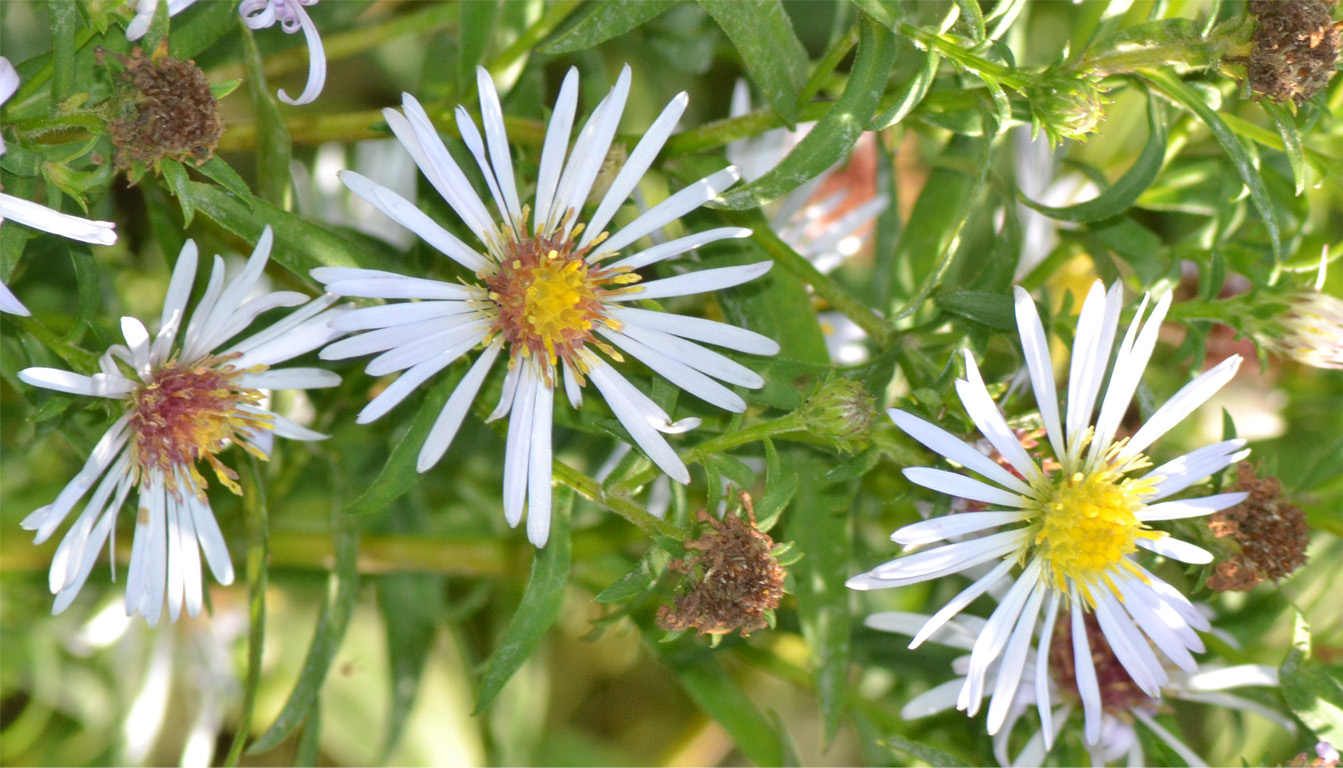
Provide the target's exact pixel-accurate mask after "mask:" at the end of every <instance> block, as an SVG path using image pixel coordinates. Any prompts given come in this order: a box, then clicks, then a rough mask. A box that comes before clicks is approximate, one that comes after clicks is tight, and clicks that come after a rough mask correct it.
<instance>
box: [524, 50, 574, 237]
mask: <svg viewBox="0 0 1343 768" xmlns="http://www.w3.org/2000/svg"><path fill="white" fill-rule="evenodd" d="M577 108H578V70H577V69H575V68H573V67H570V68H569V71H568V72H567V73H566V74H565V76H564V83H563V84H562V85H561V86H560V95H559V97H557V98H556V99H555V109H554V111H553V112H551V114H550V123H549V124H548V125H547V126H546V139H545V143H544V144H543V145H542V147H541V165H540V169H539V171H538V173H537V177H536V211H535V212H534V213H533V219H534V232H535V233H536V234H538V235H539V234H541V233H543V232H546V231H548V229H547V224H548V222H549V221H550V218H551V216H552V215H553V211H552V210H551V208H552V205H553V204H554V202H555V189H556V187H557V186H558V184H559V180H560V171H561V170H562V169H563V167H564V156H565V154H566V152H567V151H568V149H569V135H570V133H571V132H572V131H573V126H574V112H575V111H576V110H577Z"/></svg>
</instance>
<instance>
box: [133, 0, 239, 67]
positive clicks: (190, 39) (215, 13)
mask: <svg viewBox="0 0 1343 768" xmlns="http://www.w3.org/2000/svg"><path fill="white" fill-rule="evenodd" d="M238 21H239V19H238V4H237V3H196V4H195V5H194V6H192V8H191V13H184V14H182V15H180V16H178V17H177V19H176V20H175V21H174V22H173V32H172V35H170V36H169V37H168V52H169V53H170V54H171V55H172V56H173V57H174V58H178V59H192V58H195V57H196V56H198V55H200V54H201V53H202V52H203V51H205V49H207V48H209V47H210V46H212V45H214V44H215V43H217V42H219V41H220V40H222V39H223V38H224V36H225V35H227V34H229V33H230V32H231V31H233V30H234V28H235V27H234V25H235V24H237V23H238ZM164 23H165V24H166V23H167V19H166V15H165V19H164ZM165 30H166V28H165ZM150 34H153V31H152V29H151V31H150ZM145 39H146V40H147V39H149V35H146V36H145ZM146 50H148V48H147V47H146Z"/></svg>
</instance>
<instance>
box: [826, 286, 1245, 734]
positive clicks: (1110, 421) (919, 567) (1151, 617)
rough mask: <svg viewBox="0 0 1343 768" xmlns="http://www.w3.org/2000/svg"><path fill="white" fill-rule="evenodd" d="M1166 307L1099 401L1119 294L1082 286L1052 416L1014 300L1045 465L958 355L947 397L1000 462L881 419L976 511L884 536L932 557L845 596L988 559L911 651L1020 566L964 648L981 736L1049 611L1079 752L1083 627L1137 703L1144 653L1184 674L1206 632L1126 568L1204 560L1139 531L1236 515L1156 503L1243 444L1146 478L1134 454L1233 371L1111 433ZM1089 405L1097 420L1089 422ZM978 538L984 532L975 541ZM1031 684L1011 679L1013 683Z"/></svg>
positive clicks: (1151, 665)
mask: <svg viewBox="0 0 1343 768" xmlns="http://www.w3.org/2000/svg"><path fill="white" fill-rule="evenodd" d="M1170 301H1171V296H1170V294H1169V293H1166V294H1164V295H1163V296H1161V298H1160V299H1158V300H1157V302H1156V306H1155V308H1154V309H1153V310H1152V312H1151V314H1150V315H1148V316H1147V319H1146V321H1145V322H1144V321H1143V317H1144V313H1145V311H1146V309H1147V306H1148V303H1149V301H1148V297H1144V299H1143V301H1142V303H1141V304H1140V305H1139V306H1138V309H1137V311H1136V312H1135V314H1134V318H1133V321H1132V323H1131V324H1130V325H1129V328H1128V331H1127V332H1126V333H1125V334H1124V335H1123V338H1122V339H1120V340H1119V344H1118V349H1117V353H1116V356H1115V361H1114V366H1113V370H1112V372H1111V374H1110V377H1109V382H1108V386H1106V387H1105V390H1104V393H1103V396H1102V391H1101V390H1102V386H1101V385H1102V383H1103V382H1104V381H1105V373H1106V370H1107V367H1108V366H1109V363H1110V359H1111V352H1112V350H1114V347H1115V340H1116V332H1117V330H1118V326H1119V316H1120V312H1121V310H1122V309H1123V296H1122V294H1121V291H1120V285H1119V284H1115V286H1114V287H1113V288H1112V289H1111V290H1110V291H1109V292H1108V293H1107V292H1106V291H1105V289H1104V287H1103V286H1102V285H1101V284H1100V283H1099V282H1097V283H1095V284H1094V285H1093V286H1092V289H1091V291H1090V294H1089V295H1088V296H1087V299H1086V302H1085V303H1084V305H1083V307H1082V311H1081V315H1080V317H1079V319H1078V323H1077V333H1076V338H1075V341H1074V344H1073V348H1072V359H1071V361H1070V370H1069V377H1068V381H1069V386H1068V396H1067V405H1066V409H1065V410H1064V411H1063V412H1062V413H1060V409H1059V401H1058V397H1057V395H1056V390H1055V386H1054V367H1053V363H1052V361H1051V359H1050V354H1049V345H1048V339H1047V338H1046V336H1045V332H1044V328H1043V327H1042V324H1041V321H1040V316H1039V314H1038V312H1037V310H1036V307H1035V303H1034V301H1032V300H1031V297H1030V295H1029V294H1027V293H1026V292H1025V291H1024V290H1022V289H1020V288H1017V289H1016V319H1017V326H1018V329H1019V331H1020V335H1021V342H1022V346H1023V348H1024V353H1025V358H1026V365H1027V369H1028V374H1029V377H1030V380H1031V384H1032V388H1033V389H1034V393H1035V400H1036V404H1037V405H1038V407H1039V412H1040V418H1041V420H1042V421H1043V423H1044V427H1045V432H1046V435H1047V437H1048V440H1047V446H1048V449H1049V450H1052V456H1051V457H1050V458H1049V460H1048V461H1047V462H1046V461H1041V460H1039V459H1037V457H1035V456H1032V455H1031V453H1029V452H1028V451H1027V449H1026V448H1025V447H1023V446H1022V443H1021V442H1020V440H1019V438H1018V436H1017V435H1016V433H1014V432H1013V430H1012V429H1011V428H1010V427H1009V426H1008V423H1007V421H1006V419H1005V418H1004V417H1003V414H1002V413H1001V412H1000V411H999V410H998V407H997V405H996V404H995V403H994V402H993V398H992V396H991V395H990V394H989V391H988V389H987V388H986V387H985V385H984V381H983V379H982V378H981V377H980V373H979V369H978V366H976V364H975V361H974V358H973V357H972V356H970V355H969V354H968V353H967V354H966V356H965V368H966V370H965V378H964V379H962V380H959V381H957V382H956V391H957V393H958V394H959V396H960V399H961V402H962V403H963V404H964V406H965V409H966V412H967V413H968V414H969V416H970V418H971V419H972V420H973V421H974V423H975V426H976V427H978V429H979V430H980V432H982V433H983V435H984V437H985V438H986V439H987V440H988V441H989V443H990V444H992V446H993V448H994V449H995V450H996V451H997V453H998V454H999V455H1000V456H1001V457H1002V463H999V462H996V461H994V460H993V459H990V458H989V457H987V456H985V455H984V454H982V453H980V452H979V451H977V450H975V448H974V447H973V446H972V445H969V444H967V443H965V442H963V441H962V440H960V439H959V438H957V437H955V436H953V435H952V434H951V433H949V432H947V431H945V430H943V429H941V428H940V427H937V426H935V425H933V424H931V423H929V422H927V421H924V420H923V419H921V418H918V417H917V416H914V415H912V414H909V413H906V412H904V411H900V410H894V409H893V410H891V411H890V416H891V419H892V420H893V421H894V422H895V423H896V425H897V426H898V427H900V429H902V430H903V431H904V432H906V433H907V434H908V435H909V436H910V437H913V438H914V439H915V440H917V441H919V442H920V443H922V444H923V445H925V446H926V447H928V448H929V449H931V450H932V451H933V452H935V453H938V454H940V455H942V456H944V457H946V458H947V459H950V460H951V461H953V462H955V463H957V464H959V465H960V466H961V467H963V468H964V469H966V470H969V471H971V472H974V473H976V474H978V475H979V476H981V477H982V478H984V480H978V479H975V478H973V477H971V476H969V475H967V474H962V473H957V472H950V471H947V470H942V469H935V468H932V467H910V468H907V469H905V470H904V475H905V477H906V478H907V479H908V480H909V481H910V482H912V483H914V484H916V485H921V486H923V487H925V488H929V489H931V490H934V491H938V492H940V493H945V494H947V495H949V496H952V497H957V498H961V499H967V500H969V501H972V502H977V503H979V504H981V505H984V506H985V507H986V509H985V510H984V511H974V512H964V513H960V514H953V515H943V516H940V517H934V518H931V519H928V520H923V521H921V522H918V523H914V524H912V525H908V526H905V527H904V528H901V529H899V530H897V531H896V532H895V533H893V534H892V535H891V538H892V540H894V541H895V542H897V543H899V544H903V545H905V546H907V547H915V546H919V547H923V546H927V545H937V546H928V548H927V549H923V550H921V551H919V552H918V553H916V554H911V555H907V556H905V557H901V558H898V559H896V560H892V561H891V562H888V563H885V564H883V565H879V566H877V567H876V568H874V569H872V570H871V571H869V572H867V573H865V574H862V575H860V576H856V577H854V578H852V579H850V580H849V586H850V587H852V588H854V589H863V590H866V589H881V588H887V587H900V586H905V585H908V584H915V583H918V582H921V581H927V580H929V579H935V578H939V577H942V576H948V575H951V574H955V573H960V572H962V571H967V570H970V569H972V568H975V567H976V566H980V565H984V564H988V563H994V562H995V561H996V564H995V565H994V566H993V567H992V568H991V569H990V570H989V571H988V572H987V573H986V574H984V575H982V576H979V577H978V578H977V579H976V580H975V582H974V583H973V584H972V585H970V586H969V587H968V588H967V589H965V590H964V591H963V592H961V593H960V594H959V595H957V596H956V597H954V598H953V599H952V600H951V601H950V602H948V603H947V604H946V605H945V606H944V607H943V608H942V609H941V610H939V611H938V612H937V613H936V614H935V615H934V616H933V617H932V618H931V619H930V620H929V621H928V622H927V624H926V625H925V626H924V627H923V629H921V630H920V631H919V632H918V633H916V634H915V636H914V641H913V642H912V643H911V644H910V647H911V648H912V647H916V646H918V645H919V644H921V643H922V642H923V641H924V640H926V639H928V637H929V636H930V635H931V634H932V633H933V632H935V631H936V630H937V628H938V627H940V626H942V625H943V624H945V623H946V622H947V621H948V620H949V619H951V618H952V617H953V616H955V615H956V614H958V613H959V612H960V611H961V610H962V609H964V608H965V607H966V606H968V605H969V604H970V603H971V602H972V601H973V600H974V599H975V598H977V597H979V596H980V595H982V594H984V593H985V592H986V591H988V590H989V589H990V588H992V587H994V586H995V585H998V584H1000V583H1003V582H1004V580H1007V579H1008V578H1009V574H1010V573H1011V571H1012V569H1013V568H1014V567H1015V566H1016V565H1018V564H1020V565H1021V566H1022V569H1021V572H1020V573H1019V574H1018V575H1017V576H1016V578H1015V579H1014V580H1013V581H1012V585H1011V588H1010V589H1008V591H1007V593H1006V594H1005V595H1004V596H1003V599H1002V601H1001V604H1000V605H999V606H997V608H995V610H994V611H993V614H992V616H991V617H990V618H989V620H988V622H987V623H986V624H985V627H984V631H983V632H982V633H981V634H980V635H979V636H978V638H977V639H976V641H975V643H974V647H973V651H972V654H971V658H970V663H969V668H968V670H967V674H966V680H965V684H964V686H963V687H962V688H961V690H960V693H959V695H958V698H957V707H958V708H959V709H963V710H967V711H968V713H969V714H971V715H973V714H975V713H976V712H977V711H978V710H979V708H980V703H981V700H982V699H983V697H984V694H985V691H986V685H987V683H988V681H989V679H990V676H989V670H990V667H991V666H992V665H993V664H994V663H995V662H1000V664H1001V667H1000V671H999V672H998V674H997V676H996V680H994V681H993V688H992V695H991V701H990V703H989V714H988V730H989V732H990V733H997V732H999V730H1000V729H1001V728H1002V727H1003V724H1004V722H1005V721H1006V718H1007V715H1008V713H1009V711H1010V710H1011V705H1012V702H1013V700H1014V699H1015V696H1016V693H1017V690H1018V688H1019V687H1020V685H1021V683H1022V681H1023V679H1024V672H1025V669H1026V662H1027V660H1028V659H1027V657H1028V656H1029V655H1030V646H1031V637H1032V634H1033V633H1034V631H1035V629H1036V627H1037V625H1039V626H1040V637H1049V636H1050V635H1051V633H1052V632H1053V631H1054V626H1055V622H1056V621H1057V620H1058V618H1059V614H1060V611H1061V610H1062V611H1063V612H1064V613H1065V614H1066V615H1067V616H1069V617H1070V619H1067V620H1070V621H1071V622H1072V628H1073V630H1074V631H1073V633H1072V637H1073V644H1074V648H1075V651H1076V652H1075V654H1074V665H1075V670H1074V676H1075V679H1076V680H1077V687H1078V690H1079V691H1080V697H1081V701H1082V708H1083V710H1084V712H1085V715H1086V732H1085V733H1086V741H1087V742H1088V743H1089V744H1095V743H1096V742H1097V741H1098V739H1100V736H1101V733H1100V729H1101V724H1102V721H1101V691H1100V688H1099V687H1098V684H1097V673H1096V669H1095V668H1094V667H1093V665H1092V661H1091V659H1092V655H1091V652H1090V650H1089V648H1088V643H1087V633H1086V632H1084V631H1081V627H1082V624H1083V621H1084V618H1085V617H1086V616H1088V615H1092V614H1094V616H1095V618H1096V620H1097V621H1098V622H1099V627H1100V629H1101V631H1102V632H1103V634H1104V636H1105V639H1106V641H1107V642H1108V643H1109V644H1110V646H1111V647H1112V648H1113V649H1114V653H1115V656H1116V657H1117V658H1118V659H1119V661H1120V662H1121V664H1122V665H1123V668H1124V669H1125V670H1126V672H1127V674H1128V675H1129V676H1130V677H1131V678H1132V679H1133V681H1134V683H1135V684H1136V685H1137V686H1138V688H1139V689H1140V690H1142V691H1143V692H1145V693H1147V694H1148V695H1149V696H1152V697H1158V696H1159V695H1160V690H1161V687H1162V686H1164V685H1166V684H1167V683H1168V682H1169V676H1168V674H1167V672H1166V663H1165V662H1163V661H1162V660H1161V659H1160V658H1159V657H1158V655H1157V652H1158V651H1159V652H1160V654H1161V655H1162V656H1164V657H1165V658H1166V659H1168V660H1169V662H1171V663H1173V664H1174V665H1175V666H1177V667H1179V668H1180V669H1184V670H1187V671H1193V670H1194V669H1195V661H1194V658H1193V656H1192V655H1191V651H1193V652H1201V651H1202V650H1203V643H1202V641H1201V640H1200V639H1199V637H1198V635H1197V634H1196V632H1195V630H1196V629H1201V630H1206V629H1207V628H1208V622H1207V620H1206V619H1204V617H1203V616H1202V615H1200V614H1199V613H1198V611H1196V610H1195V609H1194V606H1193V605H1192V604H1191V603H1190V602H1189V601H1188V600H1187V599H1186V598H1185V597H1184V596H1183V595H1181V594H1180V593H1179V591H1177V590H1176V589H1175V588H1174V587H1172V586H1171V585H1169V584H1167V583H1166V582H1164V581H1162V580H1161V579H1160V578H1158V577H1157V576H1156V575H1155V574H1153V573H1152V572H1151V571H1149V570H1147V569H1146V568H1144V567H1143V566H1142V565H1140V564H1139V563H1138V562H1137V560H1136V559H1134V557H1133V555H1134V554H1135V553H1136V552H1137V550H1138V549H1139V548H1143V549H1147V550H1149V551H1152V552H1155V553H1157V554H1159V555H1163V556H1165V557H1168V558H1171V559H1174V560H1179V561H1182V562H1186V563H1196V564H1201V563H1207V562H1208V561H1210V560H1211V559H1212V556H1211V555H1210V554H1209V553H1208V552H1206V551H1205V550H1203V549H1201V548H1199V547H1196V546H1194V545H1192V544H1189V543H1186V542H1183V541H1180V540H1178V539H1176V538H1174V537H1172V536H1170V535H1169V534H1167V533H1165V532H1163V531H1159V530H1154V529H1152V528H1151V527H1150V526H1149V523H1152V522H1155V521H1160V520H1175V519H1180V518H1189V517H1195V516H1201V515H1207V514H1210V513H1212V512H1214V511H1216V510H1219V509H1223V508H1225V507H1229V506H1231V505H1233V504H1236V503H1239V502H1240V501H1241V500H1243V499H1244V498H1245V494H1244V493H1222V494H1216V495H1212V496H1205V497H1201V498H1193V499H1181V500H1178V501H1174V500H1170V499H1171V497H1172V496H1173V495H1174V494H1176V493H1179V492H1180V491H1183V490H1184V489H1186V488H1188V487H1189V486H1191V485H1193V484H1194V483H1196V482H1198V481H1199V480H1201V479H1203V478H1205V477H1207V476H1208V475H1210V474H1212V473H1214V472H1219V471H1221V470H1222V469H1225V468H1226V467H1227V466H1228V465H1230V464H1231V463H1233V462H1235V461H1239V460H1240V459H1242V458H1244V457H1245V455H1246V454H1247V453H1248V451H1245V450H1243V446H1244V441H1243V440H1227V441H1224V442H1221V443H1217V444H1214V445H1210V446H1207V447H1204V448H1200V449H1198V450H1195V451H1193V452H1191V453H1188V454H1186V455H1184V456H1181V457H1179V458H1177V459H1175V460H1174V461H1171V462H1168V463H1166V464H1164V465H1162V466H1160V467H1157V468H1155V469H1148V468H1149V467H1150V466H1151V462H1150V461H1149V460H1148V458H1147V456H1146V453H1145V451H1146V450H1147V449H1148V448H1149V447H1151V446H1152V444H1153V443H1154V442H1155V441H1156V440H1157V439H1158V438H1160V437H1161V436H1162V435H1163V434H1165V433H1166V432H1167V431H1168V430H1170V429H1171V427H1173V426H1175V425H1176V424H1177V423H1179V422H1180V421H1181V420H1182V419H1184V417H1185V416H1187V415H1188V414H1189V413H1190V412H1192V411H1193V410H1194V409H1196V408H1197V407H1198V406H1199V405H1201V404H1202V403H1203V402H1204V401H1206V400H1207V399H1208V398H1209V397H1210V396H1211V395H1212V394H1213V393H1214V392H1216V391H1217V390H1218V389H1220V388H1221V387H1222V386H1223V385H1224V384H1225V383H1226V382H1227V381H1229V380H1230V379H1231V377H1232V376H1233V375H1234V374H1235V372H1236V369H1237V367H1239V365H1240V362H1241V361H1240V358H1239V357H1231V358H1228V359H1226V360H1224V361H1222V362H1221V363H1220V364H1218V365H1217V366H1215V367H1214V368H1212V369H1210V370H1208V371H1206V372H1204V373H1202V374H1200V375H1199V376H1197V377H1196V378H1195V379H1194V380H1193V381H1191V382H1189V383H1188V384H1187V385H1185V386H1184V387H1183V388H1182V389H1181V390H1180V391H1179V392H1177V393H1176V394H1175V396H1174V397H1172V398H1171V399H1170V400H1168V401H1167V402H1166V403H1165V404H1164V405H1162V406H1161V407H1160V408H1158V409H1157V410H1156V412H1155V413H1153V414H1152V416H1151V418H1150V419H1148V420H1147V423H1146V424H1144V425H1143V426H1142V427H1141V428H1139V429H1138V430H1137V431H1136V432H1134V433H1133V434H1132V435H1130V436H1127V437H1120V435H1119V431H1120V425H1121V421H1122V419H1123V418H1124V415H1125V414H1126V412H1127V411H1128V409H1129V404H1130V403H1131V401H1132V400H1133V396H1134V393H1135V392H1136V390H1137V388H1138V384H1139V381H1140V380H1141V378H1142V375H1143V372H1144V369H1145V368H1146V366H1147V362H1148V360H1149V359H1150V357H1151V355H1152V351H1153V349H1154V348H1155V346H1156V342H1157V334H1158V332H1159V330H1160V327H1161V321H1162V320H1163V319H1164V318H1165V316H1166V311H1167V310H1168V308H1169V307H1170ZM1097 408H1099V414H1098V415H1096V416H1095V418H1094V419H1093V413H1094V412H1095V411H1096V410H1097ZM1043 442H1044V441H1042V443H1043ZM1041 450H1046V448H1045V446H1044V445H1042V446H1041ZM985 481H988V482H985ZM989 531H993V532H991V533H986V532H989ZM981 534H982V535H981ZM939 542H947V543H941V544H939ZM1153 645H1155V647H1156V650H1154V649H1153ZM1041 648H1042V649H1043V650H1037V658H1036V664H1037V667H1038V668H1039V669H1045V668H1047V666H1048V663H1049V662H1048V658H1047V656H1046V651H1047V648H1048V644H1047V643H1046V644H1043V645H1042V646H1041ZM1030 682H1031V681H1029V680H1027V681H1026V683H1027V684H1028V685H1029V684H1030ZM1034 685H1035V696H1036V700H1037V702H1038V706H1039V710H1040V716H1041V719H1042V720H1044V721H1045V723H1046V727H1045V729H1044V731H1045V734H1046V738H1049V735H1050V733H1052V731H1051V729H1050V727H1048V722H1049V712H1050V703H1049V702H1050V697H1049V689H1048V685H1047V677H1046V676H1044V675H1043V674H1041V675H1037V676H1036V678H1035V680H1034Z"/></svg>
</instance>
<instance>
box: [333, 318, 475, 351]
mask: <svg viewBox="0 0 1343 768" xmlns="http://www.w3.org/2000/svg"><path fill="white" fill-rule="evenodd" d="M475 319H476V318H475V317H474V316H460V315H453V316H449V317H430V318H428V319H426V320H417V321H415V322H411V323H405V324H404V325H393V326H388V327H385V328H378V329H377V330H373V331H369V332H367V333H361V334H359V335H357V336H350V337H348V338H344V339H341V340H340V341H336V342H332V343H331V344H328V345H327V346H325V347H323V348H322V351H321V352H319V353H318V355H317V356H318V357H320V358H321V359H323V360H345V359H347V358H351V357H362V356H363V355H369V354H373V353H375V352H383V351H385V350H389V349H398V348H400V347H402V346H405V345H406V344H408V343H413V342H414V341H415V340H418V339H424V338H426V337H427V336H429V335H431V334H437V333H441V332H444V331H456V330H459V329H463V328H468V329H469V328H470V326H471V325H472V324H473V321H475Z"/></svg>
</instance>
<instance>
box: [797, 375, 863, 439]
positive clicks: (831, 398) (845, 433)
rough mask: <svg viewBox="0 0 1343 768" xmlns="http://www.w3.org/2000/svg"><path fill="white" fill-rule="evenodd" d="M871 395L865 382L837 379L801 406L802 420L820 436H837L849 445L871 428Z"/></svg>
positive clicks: (808, 428)
mask: <svg viewBox="0 0 1343 768" xmlns="http://www.w3.org/2000/svg"><path fill="white" fill-rule="evenodd" d="M872 407H873V401H872V396H871V395H869V394H868V393H867V390H865V389H863V385H862V384H859V383H858V382H856V381H852V380H850V379H834V380H832V381H829V382H826V383H825V384H824V385H822V386H821V389H820V391H818V392H817V393H816V394H814V395H812V396H811V397H810V398H808V399H807V402H806V403H805V404H804V405H803V406H802V423H803V424H805V425H806V427H807V431H808V432H811V433H812V434H813V435H816V436H817V437H824V438H828V439H830V440H834V441H835V442H836V443H838V444H839V445H840V446H841V447H842V448H844V449H846V450H847V449H848V448H849V444H850V442H851V441H853V440H863V439H865V438H866V437H867V433H868V431H869V430H871V429H872V417H873V410H872Z"/></svg>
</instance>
